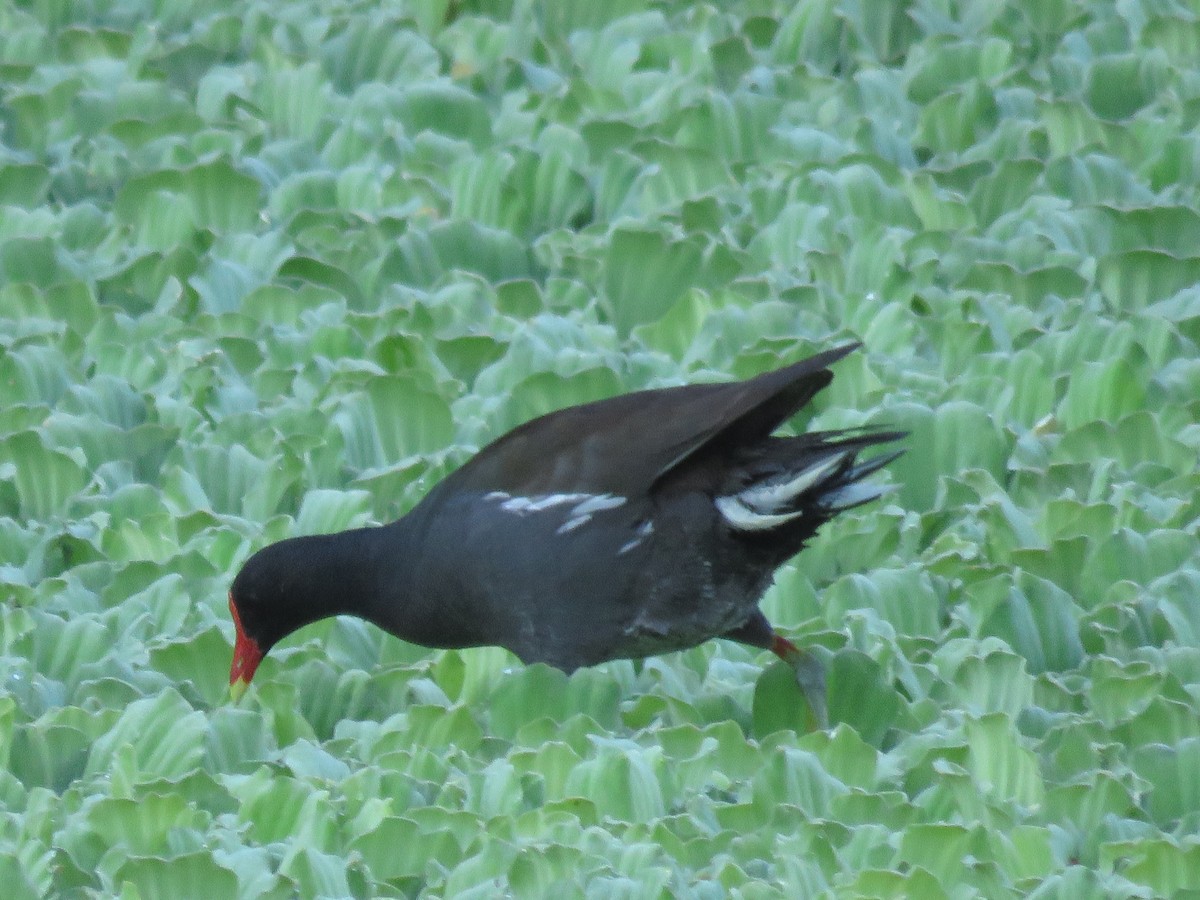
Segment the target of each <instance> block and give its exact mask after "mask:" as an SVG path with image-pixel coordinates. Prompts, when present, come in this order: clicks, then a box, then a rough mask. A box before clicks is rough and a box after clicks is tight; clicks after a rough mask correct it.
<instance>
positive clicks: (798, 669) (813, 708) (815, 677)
mask: <svg viewBox="0 0 1200 900" xmlns="http://www.w3.org/2000/svg"><path fill="white" fill-rule="evenodd" d="M771 652H773V653H774V654H775V655H776V656H778V657H779V658H780V659H782V660H783V661H784V662H786V663H787V664H788V665H789V666H791V667H792V671H794V672H795V673H796V684H798V685H800V690H801V692H802V693H803V694H804V699H805V700H806V701H807V702H808V708H809V711H810V712H811V713H812V719H813V725H814V727H815V728H821V729H824V728H828V727H829V706H828V701H827V700H826V694H825V666H824V665H822V663H821V661H820V660H819V659H817V657H816V656H814V655H813V654H812V653H810V652H809V651H807V650H801V649H800V648H799V647H797V646H796V645H795V644H793V643H792V642H791V641H789V640H788V639H787V638H783V637H780V636H779V635H776V636H775V639H774V641H772V642H771Z"/></svg>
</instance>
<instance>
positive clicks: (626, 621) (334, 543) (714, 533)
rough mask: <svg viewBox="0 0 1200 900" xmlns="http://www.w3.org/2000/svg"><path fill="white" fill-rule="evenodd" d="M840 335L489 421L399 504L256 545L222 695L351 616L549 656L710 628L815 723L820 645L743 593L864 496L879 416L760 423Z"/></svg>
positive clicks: (600, 654)
mask: <svg viewBox="0 0 1200 900" xmlns="http://www.w3.org/2000/svg"><path fill="white" fill-rule="evenodd" d="M858 346H859V345H858V344H847V345H845V346H842V347H838V348H836V349H833V350H829V351H827V352H825V353H821V354H818V355H816V356H813V357H811V358H809V359H806V360H804V361H802V362H798V363H795V364H794V365H790V366H787V367H785V368H782V369H778V370H776V371H773V372H767V373H765V374H763V375H759V376H758V377H756V378H751V379H749V380H748V381H741V382H730V383H724V384H696V385H685V386H683V387H674V388H663V389H660V390H650V391H639V392H636V393H632V394H625V395H622V396H619V397H613V398H610V399H608V400H600V401H598V402H595V403H586V404H583V405H581V406H573V407H570V408H568V409H562V410H559V411H557V412H553V413H550V414H548V415H545V416H541V417H540V418H537V419H534V420H532V421H530V422H527V423H525V424H524V425H521V426H519V427H517V428H515V429H513V430H512V431H510V432H509V433H508V434H505V435H504V436H502V437H500V438H499V439H497V440H496V441H494V442H493V443H491V444H490V445H488V446H487V447H485V448H484V449H483V450H481V451H480V452H479V453H478V454H477V455H476V456H474V457H473V458H472V459H470V460H469V461H468V462H467V463H466V464H465V465H464V466H463V467H462V468H460V469H458V470H457V471H456V472H454V473H453V474H451V475H450V476H449V477H447V478H446V479H445V480H444V481H442V482H441V483H440V484H438V485H437V486H436V487H435V488H434V489H433V490H431V491H430V492H429V494H428V495H426V497H425V498H424V499H423V500H422V501H421V502H420V503H419V504H418V505H417V506H416V507H415V508H414V509H413V510H412V511H411V512H410V513H409V514H408V515H406V516H404V517H403V518H402V519H400V520H398V521H396V522H392V523H391V524H389V525H383V526H378V527H370V528H358V529H354V530H352V531H344V532H341V533H338V534H328V535H317V536H309V537H296V538H289V539H288V540H284V541H280V542H279V543H276V544H271V545H270V546H268V547H264V548H263V549H262V550H259V551H258V552H257V553H255V554H254V555H253V556H251V557H250V559H249V560H248V561H247V562H246V564H245V566H244V567H243V568H242V570H241V572H239V573H238V575H237V577H236V578H235V579H234V581H233V586H232V589H231V590H230V592H229V609H230V612H231V613H232V614H233V620H234V623H235V624H236V626H237V642H236V646H235V648H234V656H233V665H232V668H231V670H230V676H229V680H230V688H231V691H232V693H233V694H234V696H235V698H236V697H238V696H240V695H241V694H242V693H243V692H244V691H245V689H246V686H247V685H248V684H249V682H250V679H251V678H253V677H254V672H255V670H256V669H257V667H258V664H259V662H260V661H261V660H262V658H263V656H264V655H265V654H266V653H267V652H268V651H269V650H270V649H271V648H272V647H273V646H274V645H275V644H276V642H278V641H279V640H280V639H281V638H283V637H284V636H285V635H287V634H290V633H291V632H293V631H295V630H296V629H297V628H300V627H301V626H303V625H307V624H308V623H310V622H315V621H316V620H318V619H323V618H325V617H327V616H333V615H339V614H348V615H355V616H360V617H361V618H364V619H366V620H367V621H369V622H373V623H374V624H376V625H378V626H379V627H380V628H382V629H384V630H385V631H387V632H389V633H391V634H393V635H395V636H397V637H399V638H402V639H403V640H406V641H410V642H412V643H415V644H420V645H423V646H426V647H443V648H465V647H478V646H485V645H498V646H501V647H506V648H508V649H509V650H511V651H512V652H513V653H515V654H516V655H517V656H519V657H520V658H521V660H523V661H524V662H525V663H534V662H544V663H548V664H550V665H552V666H555V667H557V668H559V669H562V670H564V671H566V672H571V671H573V670H575V669H577V668H579V667H580V666H591V665H595V664H597V663H601V662H604V661H605V660H610V659H624V658H639V657H645V656H652V655H654V654H658V653H666V652H669V651H671V650H682V649H685V648H687V647H694V646H695V645H697V644H700V643H702V642H704V641H707V640H708V639H710V638H715V637H722V638H727V639H730V640H735V641H740V642H742V643H745V644H749V645H751V646H754V647H762V648H764V649H768V650H771V651H772V652H774V653H775V654H776V655H778V656H779V657H781V658H782V659H784V660H785V661H787V662H788V663H790V664H791V665H792V666H793V668H794V670H795V672H796V677H797V680H798V681H799V683H800V686H801V688H802V689H803V690H804V692H805V695H806V697H807V699H808V701H809V704H810V706H811V707H812V711H813V713H814V716H815V717H816V719H817V721H818V722H821V723H824V722H825V679H824V672H823V669H822V666H821V664H820V662H819V661H818V660H817V659H816V658H815V657H813V656H811V655H810V654H809V653H807V652H805V651H803V650H801V649H799V648H798V647H796V646H795V645H794V644H792V643H791V642H790V641H788V640H787V639H786V638H783V637H781V636H780V635H778V634H776V633H775V631H774V630H773V629H772V627H771V625H770V624H769V623H768V622H767V620H766V618H765V617H764V616H763V614H762V612H761V611H760V610H759V608H758V602H759V600H760V598H761V597H762V595H763V592H764V591H765V590H766V589H767V587H768V586H769V585H770V583H771V579H772V576H773V573H774V571H775V569H776V568H778V567H779V566H780V565H781V564H782V563H784V562H785V561H786V560H788V559H789V558H790V557H792V556H794V555H795V554H796V553H798V552H799V551H800V550H801V548H802V547H803V546H804V545H805V542H807V541H808V540H809V539H810V538H811V537H812V536H813V534H814V533H815V532H816V531H817V529H818V528H819V527H820V526H821V524H822V523H824V522H826V521H828V520H829V519H830V518H832V517H833V516H835V515H836V514H837V513H839V512H841V511H842V510H845V509H849V508H851V507H854V506H858V505H860V504H862V503H866V502H868V501H870V500H874V499H876V498H877V497H879V496H881V495H882V494H883V493H884V492H885V490H886V489H885V488H884V487H883V486H881V485H875V484H866V483H863V482H862V480H861V479H863V478H864V477H865V476H867V475H870V474H871V473H872V472H874V471H876V470H877V469H879V468H881V467H882V466H884V465H886V464H887V463H888V462H890V461H891V460H893V459H895V458H896V457H897V456H898V455H899V453H900V451H893V452H887V453H882V454H878V455H876V456H874V457H873V458H871V459H868V460H866V461H865V462H860V461H859V459H858V455H859V453H860V452H861V451H863V450H864V449H866V448H869V447H872V446H874V445H876V444H882V443H886V442H889V441H894V440H896V439H898V438H900V437H903V434H902V433H900V432H894V431H868V430H862V429H852V430H848V431H823V432H822V431H818V432H811V433H808V434H802V435H799V436H797V437H772V432H773V431H775V430H776V428H778V427H779V425H780V424H781V423H782V422H784V421H785V420H786V419H787V418H789V417H790V416H791V415H792V414H793V413H795V412H796V411H798V410H799V409H800V408H801V407H803V406H804V405H805V404H807V403H808V402H809V400H811V399H812V397H813V396H814V395H815V394H816V393H817V392H818V391H819V390H821V389H822V388H823V387H825V386H826V385H827V384H829V382H830V381H831V380H832V378H833V374H832V373H831V372H830V371H829V368H828V367H829V366H830V365H831V364H833V363H834V362H836V361H837V360H839V359H841V358H842V357H843V356H845V355H846V354H847V353H850V352H851V351H852V350H854V349H856V348H857V347H858Z"/></svg>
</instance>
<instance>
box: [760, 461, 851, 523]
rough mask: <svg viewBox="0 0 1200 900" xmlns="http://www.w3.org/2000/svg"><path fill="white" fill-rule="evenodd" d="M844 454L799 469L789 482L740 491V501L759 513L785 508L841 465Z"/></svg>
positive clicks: (761, 485)
mask: <svg viewBox="0 0 1200 900" xmlns="http://www.w3.org/2000/svg"><path fill="white" fill-rule="evenodd" d="M846 455H847V454H846V453H835V454H834V455H833V456H831V457H829V459H827V460H825V461H824V462H821V463H818V464H817V465H815V466H809V467H808V468H807V469H801V470H800V471H799V472H797V473H796V476H795V477H794V478H792V479H791V480H790V481H767V482H763V483H762V484H756V485H754V486H753V487H749V488H746V490H744V491H741V492H740V493H739V494H738V496H739V497H741V498H742V501H743V502H744V503H745V504H746V505H747V506H751V507H753V508H754V509H756V510H759V511H760V512H764V513H766V512H770V511H771V510H775V509H779V507H781V506H786V505H788V504H789V503H791V502H792V501H793V500H795V499H796V498H797V497H798V496H800V494H803V493H804V492H805V491H807V490H808V489H809V488H811V487H812V486H813V485H815V484H819V483H820V482H821V480H822V479H823V478H825V477H826V476H827V475H830V474H832V473H833V471H834V469H836V468H837V467H838V466H840V465H841V464H842V461H843V460H844V459H845V458H846Z"/></svg>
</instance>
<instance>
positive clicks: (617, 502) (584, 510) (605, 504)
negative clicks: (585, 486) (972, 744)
mask: <svg viewBox="0 0 1200 900" xmlns="http://www.w3.org/2000/svg"><path fill="white" fill-rule="evenodd" d="M582 496H584V497H587V496H588V495H587V494H583V495H582ZM624 503H625V498H624V497H618V496H617V495H616V494H595V495H593V496H591V497H589V498H588V499H587V500H584V501H583V502H582V503H580V504H579V505H578V506H577V507H575V508H574V509H573V510H571V514H572V515H576V516H586V515H588V514H589V513H594V512H600V511H601V510H603V509H616V508H617V507H618V506H623V505H624Z"/></svg>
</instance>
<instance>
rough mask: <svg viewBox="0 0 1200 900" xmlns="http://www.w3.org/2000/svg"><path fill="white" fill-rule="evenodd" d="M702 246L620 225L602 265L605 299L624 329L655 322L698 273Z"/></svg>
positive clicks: (621, 328)
mask: <svg viewBox="0 0 1200 900" xmlns="http://www.w3.org/2000/svg"><path fill="white" fill-rule="evenodd" d="M699 268H700V248H699V247H698V246H697V245H696V244H695V243H693V242H691V241H671V240H669V239H668V238H666V237H664V236H663V235H662V234H661V233H659V232H658V231H651V230H644V229H634V228H630V227H622V228H618V229H617V230H616V231H614V232H613V234H612V238H611V241H610V243H609V247H608V253H607V256H606V258H605V264H604V298H605V301H606V304H607V307H608V310H609V314H610V315H611V316H612V318H613V322H614V324H616V326H617V328H618V329H619V330H621V331H622V332H628V331H629V330H630V329H632V328H633V327H634V326H635V325H640V324H642V323H645V322H653V321H655V320H656V319H658V318H659V317H660V316H661V315H662V314H663V313H665V312H666V311H667V310H668V309H670V308H671V305H672V304H674V303H675V301H676V300H677V299H679V297H681V296H682V295H683V293H684V292H685V291H686V290H687V288H688V287H689V286H690V285H691V284H693V283H695V280H696V279H697V278H698V276H699Z"/></svg>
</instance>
